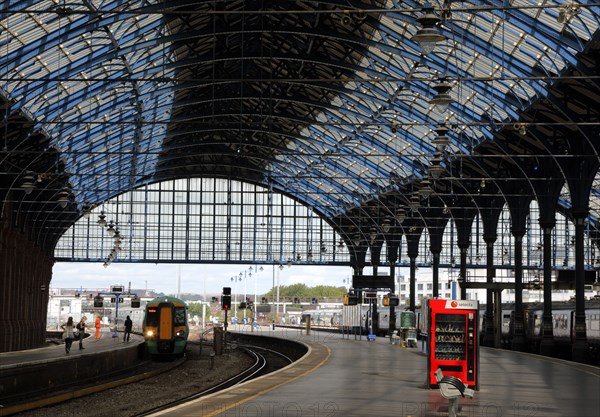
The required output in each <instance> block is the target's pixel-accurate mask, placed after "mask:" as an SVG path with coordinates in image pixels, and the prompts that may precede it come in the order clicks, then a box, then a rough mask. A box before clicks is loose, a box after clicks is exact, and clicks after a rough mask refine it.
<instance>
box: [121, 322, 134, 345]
mask: <svg viewBox="0 0 600 417" xmlns="http://www.w3.org/2000/svg"><path fill="white" fill-rule="evenodd" d="M132 327H133V322H132V321H131V318H129V316H127V318H126V319H125V333H123V342H124V341H125V338H127V341H128V342H129V336H130V335H131V329H132Z"/></svg>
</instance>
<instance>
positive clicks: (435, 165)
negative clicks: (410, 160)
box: [429, 156, 445, 179]
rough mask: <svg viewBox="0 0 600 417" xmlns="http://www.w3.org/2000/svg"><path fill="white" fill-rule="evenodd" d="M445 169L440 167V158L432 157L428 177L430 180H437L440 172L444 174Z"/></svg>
mask: <svg viewBox="0 0 600 417" xmlns="http://www.w3.org/2000/svg"><path fill="white" fill-rule="evenodd" d="M444 171H445V169H444V167H443V166H442V158H440V157H437V156H436V157H434V158H432V159H431V166H430V167H429V175H431V178H433V179H438V178H439V177H440V175H442V172H444Z"/></svg>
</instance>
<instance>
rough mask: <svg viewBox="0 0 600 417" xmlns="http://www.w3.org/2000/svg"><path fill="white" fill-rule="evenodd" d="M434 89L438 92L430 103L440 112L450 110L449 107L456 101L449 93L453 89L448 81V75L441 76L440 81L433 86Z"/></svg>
mask: <svg viewBox="0 0 600 417" xmlns="http://www.w3.org/2000/svg"><path fill="white" fill-rule="evenodd" d="M433 89H434V90H435V91H436V93H437V94H436V95H435V96H434V97H433V98H432V99H431V100H429V104H431V105H433V106H435V108H436V109H437V110H438V111H439V112H441V113H443V112H445V111H446V110H448V107H449V106H450V104H452V102H453V101H454V100H452V97H450V93H449V91H450V90H451V89H452V84H450V83H449V82H447V81H446V77H440V79H439V82H438V83H437V84H436V85H434V86H433Z"/></svg>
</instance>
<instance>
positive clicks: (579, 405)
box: [154, 329, 600, 417]
mask: <svg viewBox="0 0 600 417" xmlns="http://www.w3.org/2000/svg"><path fill="white" fill-rule="evenodd" d="M262 334H264V335H269V336H276V337H282V338H287V339H294V340H298V341H301V342H304V343H306V344H307V345H308V346H309V347H310V350H309V354H308V355H306V356H305V357H303V358H302V359H301V360H299V361H297V362H296V363H294V364H292V365H290V366H288V367H286V368H284V369H282V370H280V371H277V372H274V373H272V374H269V375H266V376H263V377H260V378H258V379H255V380H252V381H249V382H247V383H244V384H241V385H239V386H236V387H233V388H230V389H227V390H225V391H222V392H219V393H216V394H213V395H210V396H208V397H204V398H202V399H198V400H195V401H193V402H190V403H187V404H185V405H181V406H178V407H175V408H172V409H170V410H166V411H162V412H159V413H156V414H154V415H155V416H199V415H202V416H205V417H212V416H230V417H232V416H236V417H237V416H344V417H354V416H356V417H364V416H394V417H409V416H410V417H438V416H447V415H448V400H446V399H444V398H442V396H441V394H440V391H439V389H435V388H428V386H427V384H426V369H427V363H426V355H425V354H424V353H423V352H421V351H420V349H419V348H402V347H401V346H399V345H392V344H390V343H389V339H386V338H377V339H376V340H374V341H367V339H366V338H365V337H363V338H362V340H354V338H351V339H347V338H343V337H342V335H339V334H332V333H320V332H315V331H313V332H311V334H310V335H308V336H307V335H304V334H303V333H302V331H300V330H291V329H276V330H274V331H270V332H262ZM419 346H420V345H419ZM479 381H480V389H479V391H476V392H475V395H474V397H473V398H472V399H469V398H460V400H459V403H460V406H461V408H462V409H461V410H460V412H459V416H468V417H475V416H485V417H487V416H510V417H525V416H547V417H554V416H555V417H559V416H560V417H568V416H573V417H598V410H600V396H599V395H598V394H599V393H600V368H597V367H592V366H587V365H582V364H578V363H573V362H567V361H562V360H556V359H552V358H547V357H542V356H536V355H530V354H523V353H517V352H512V351H506V350H496V349H489V348H481V350H480V373H479Z"/></svg>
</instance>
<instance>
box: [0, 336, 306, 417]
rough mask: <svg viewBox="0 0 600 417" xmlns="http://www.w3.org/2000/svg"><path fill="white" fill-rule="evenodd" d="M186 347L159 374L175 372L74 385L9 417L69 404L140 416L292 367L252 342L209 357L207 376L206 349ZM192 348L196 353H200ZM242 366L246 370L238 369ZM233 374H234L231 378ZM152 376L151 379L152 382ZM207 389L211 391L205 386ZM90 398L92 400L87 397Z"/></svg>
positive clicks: (34, 416) (66, 411) (62, 411)
mask: <svg viewBox="0 0 600 417" xmlns="http://www.w3.org/2000/svg"><path fill="white" fill-rule="evenodd" d="M188 344H189V346H188V352H187V355H186V356H185V357H184V358H183V359H178V360H177V361H173V362H171V363H168V364H161V365H166V366H165V368H173V367H175V366H176V363H177V362H179V365H178V367H177V370H174V369H173V370H172V371H171V372H165V373H163V372H161V373H160V375H159V374H158V372H155V371H156V370H154V371H153V372H152V373H153V375H150V377H148V375H149V373H148V372H139V371H141V369H139V370H138V372H137V373H135V374H134V375H131V374H130V375H127V376H123V377H122V378H120V379H119V378H116V379H112V380H110V381H96V384H95V386H93V387H89V386H86V387H83V386H82V385H80V384H78V388H77V389H74V390H67V391H64V390H62V391H61V392H54V393H50V395H49V396H44V398H43V399H41V401H40V399H38V400H37V401H35V400H34V401H31V400H32V398H30V399H29V400H30V401H28V403H29V404H27V403H20V404H18V405H19V409H18V410H16V409H15V412H16V413H22V412H25V415H24V417H39V416H44V417H45V416H47V415H49V414H50V413H51V414H52V415H55V416H57V417H59V416H67V415H72V410H73V405H72V404H75V403H74V402H73V401H75V402H76V403H77V404H81V405H80V406H75V407H81V406H83V407H89V406H90V404H98V405H96V407H95V409H94V412H93V413H92V414H90V415H93V416H109V415H119V416H127V417H134V416H145V415H150V414H152V413H156V412H158V411H160V410H164V409H168V408H170V407H174V406H175V405H178V404H182V403H185V402H187V401H192V400H194V399H197V398H200V397H202V396H206V395H208V394H211V393H214V392H216V391H219V390H223V389H226V388H228V387H232V386H235V385H237V384H241V383H243V382H245V381H248V380H250V379H252V378H256V377H259V376H261V375H264V374H267V373H269V372H272V371H275V370H277V369H280V368H282V367H284V366H287V365H288V364H290V363H292V362H293V361H294V359H292V358H290V357H289V356H287V355H286V354H283V353H281V352H278V351H277V350H278V347H277V345H271V346H267V347H262V346H257V344H255V343H254V342H253V341H251V342H250V343H242V342H241V341H239V342H232V343H231V345H230V346H231V348H233V349H232V350H230V351H229V353H228V354H227V355H223V356H216V357H214V360H215V366H216V368H215V370H213V371H209V370H207V367H208V366H209V364H210V363H211V361H209V356H207V355H206V353H205V354H202V345H203V346H204V349H205V350H211V347H212V346H211V345H210V344H207V343H203V344H202V345H201V344H200V343H198V342H189V343H188ZM259 344H260V343H259ZM194 346H196V347H194ZM197 347H200V349H198V348H197ZM269 348H270V349H269ZM275 349H277V350H275ZM284 350H285V349H284ZM235 351H237V352H240V353H239V354H235V355H233V356H232V359H229V355H231V354H233V353H234V352H235ZM286 353H288V352H286ZM240 355H241V356H240ZM242 357H246V358H247V357H250V358H252V360H251V361H250V360H248V359H245V360H244V359H241V358H242ZM235 358H237V359H235ZM211 360H212V358H211ZM230 360H233V361H234V362H235V363H237V365H234V367H233V368H231V369H230V372H229V376H230V377H229V378H227V379H226V380H224V381H223V380H222V379H221V378H222V375H223V371H222V369H223V368H222V367H223V366H227V367H229V365H230V363H231V362H230ZM248 362H251V365H250V366H248ZM244 363H245V364H246V365H243V364H244ZM154 365H156V364H152V366H154ZM181 365H183V366H181ZM240 365H241V366H240ZM161 367H162V366H161ZM163 369H164V368H163ZM210 369H212V365H210ZM235 369H237V370H238V372H237V373H236V371H235ZM146 371H147V370H146ZM152 376H154V377H156V378H152ZM198 378H201V379H202V381H199V380H198ZM211 381H212V383H211ZM211 384H214V385H212V386H211ZM194 387H195V388H194ZM104 391H106V393H105V392H104ZM91 393H95V394H94V395H93V396H91V397H88V396H89V395H90V394H91ZM180 395H181V396H182V397H179V399H177V400H172V398H175V397H177V396H180ZM115 396H117V397H119V399H120V401H122V404H124V405H123V406H120V405H119V402H116V403H115V402H114V401H111V398H115ZM40 407H42V408H40ZM47 407H52V408H51V409H50V408H47ZM92 407H93V406H92ZM6 411H8V410H7V409H3V410H2V412H0V415H11V414H14V412H9V413H6Z"/></svg>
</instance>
